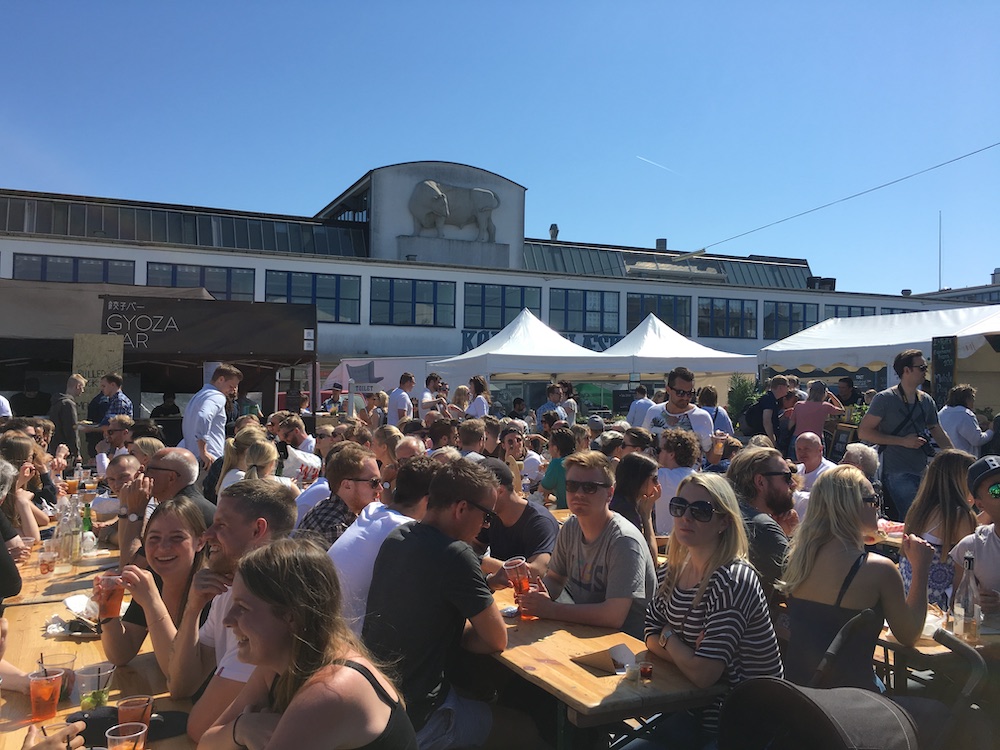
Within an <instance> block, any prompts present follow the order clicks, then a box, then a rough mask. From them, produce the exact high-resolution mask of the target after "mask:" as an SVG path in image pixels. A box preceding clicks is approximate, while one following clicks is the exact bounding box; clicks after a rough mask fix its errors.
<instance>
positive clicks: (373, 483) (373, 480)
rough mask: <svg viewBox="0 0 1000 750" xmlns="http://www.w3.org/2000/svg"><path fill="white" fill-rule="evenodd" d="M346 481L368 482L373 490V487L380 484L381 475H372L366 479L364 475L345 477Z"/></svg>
mask: <svg viewBox="0 0 1000 750" xmlns="http://www.w3.org/2000/svg"><path fill="white" fill-rule="evenodd" d="M347 481H348V482H368V484H370V485H371V487H372V489H373V490H374V489H375V488H377V487H379V486H380V485H381V484H382V478H381V477H372V478H371V479H368V478H367V477H364V478H362V477H347Z"/></svg>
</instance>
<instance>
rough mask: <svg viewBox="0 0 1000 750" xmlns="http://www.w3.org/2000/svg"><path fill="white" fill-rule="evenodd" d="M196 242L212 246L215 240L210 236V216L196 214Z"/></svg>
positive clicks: (204, 245)
mask: <svg viewBox="0 0 1000 750" xmlns="http://www.w3.org/2000/svg"><path fill="white" fill-rule="evenodd" d="M197 220H198V244H199V245H201V246H202V247H212V246H214V245H215V241H214V240H213V238H212V217H211V216H198V217H197Z"/></svg>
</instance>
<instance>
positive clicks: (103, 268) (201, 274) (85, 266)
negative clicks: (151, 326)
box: [14, 253, 911, 339]
mask: <svg viewBox="0 0 1000 750" xmlns="http://www.w3.org/2000/svg"><path fill="white" fill-rule="evenodd" d="M14 278H15V279H23V280H28V281H64V282H92V283H107V284H133V283H135V263H134V262H133V261H125V260H100V259H93V258H70V257H61V256H51V255H26V254H21V253H16V254H15V255H14ZM146 283H147V284H148V285H149V286H164V287H204V288H205V289H207V290H208V291H209V292H210V293H211V294H212V296H213V297H215V298H216V299H220V300H242V301H248V302H251V301H253V299H254V270H253V269H252V268H229V267H218V266H198V265H193V264H181V263H152V262H151V263H148V264H147V265H146ZM264 293H265V300H266V301H267V302H287V303H292V304H315V305H316V308H317V309H316V313H317V318H318V320H319V322H321V323H361V277H360V276H350V275H342V274H316V273H298V272H291V271H267V275H266V279H265V292H264ZM455 297H456V295H455V282H453V281H425V280H419V279H390V278H382V277H373V278H372V280H371V316H370V322H371V324H372V325H395V326H429V327H437V328H454V327H455V320H456V315H455V307H456V302H455ZM618 305H619V293H618V292H604V291H595V290H583V289H550V290H549V325H551V326H552V327H553V328H555V329H556V330H558V331H562V332H564V333H603V334H617V333H618V312H619V309H618ZM524 308H528V309H529V310H531V311H532V312H533V313H534V314H535V315H537V316H539V317H541V314H542V288H541V287H537V286H512V285H503V284H474V283H467V284H465V311H464V312H465V315H464V327H465V328H473V329H492V330H499V329H501V328H503V327H504V326H506V325H507V324H508V323H510V322H511V321H512V320H513V319H514V318H515V317H517V315H518V313H520V312H521V310H523V309H524ZM882 312H883V313H884V314H888V313H890V312H892V313H896V312H911V311H910V310H902V309H899V308H886V307H883V308H882ZM649 313H653V314H655V315H656V317H658V318H659V319H660V320H662V321H663V322H664V323H666V324H667V325H669V326H670V327H671V328H673V329H674V330H676V331H677V332H678V333H681V334H682V335H684V336H690V335H691V297H685V296H681V295H657V294H637V293H632V292H629V293H628V294H627V295H626V330H628V331H631V330H632V329H633V328H635V327H636V326H638V325H639V324H640V323H641V322H642V321H643V320H644V319H645V318H646V316H647V315H649ZM824 313H825V317H827V318H831V317H841V318H843V317H858V316H862V315H874V314H875V308H874V307H865V306H857V305H825V307H824ZM818 322H819V305H818V304H816V303H810V302H764V338H765V339H781V338H784V337H786V336H790V335H791V334H793V333H797V332H798V331H801V330H803V329H805V328H808V327H809V326H812V325H815V324H816V323H818ZM698 336H699V337H701V338H745V339H755V338H757V301H756V300H741V299H731V298H723V297H700V298H699V299H698Z"/></svg>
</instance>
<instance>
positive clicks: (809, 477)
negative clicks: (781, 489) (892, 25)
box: [798, 458, 837, 515]
mask: <svg viewBox="0 0 1000 750" xmlns="http://www.w3.org/2000/svg"><path fill="white" fill-rule="evenodd" d="M836 465H837V464H835V463H834V462H833V461H831V460H830V459H828V458H824V459H821V460H820V462H819V466H817V467H816V468H815V469H813V470H812V471H808V472H807V471H806V466H805V464H799V465H798V470H799V474H801V475H802V478H803V479H804V480H805V482H804V484H803V485H802V489H803V491H805V492H811V491H812V487H813V485H814V484H816V480H817V479H819V475H820V474H822V473H823V472H824V471H827V470H828V469H832V468H833V467H834V466H836ZM800 515H801V514H800Z"/></svg>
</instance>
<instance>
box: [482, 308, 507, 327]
mask: <svg viewBox="0 0 1000 750" xmlns="http://www.w3.org/2000/svg"><path fill="white" fill-rule="evenodd" d="M482 327H483V328H503V321H502V319H501V316H500V308H499V307H487V308H486V310H485V314H484V318H483V326H482Z"/></svg>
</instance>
